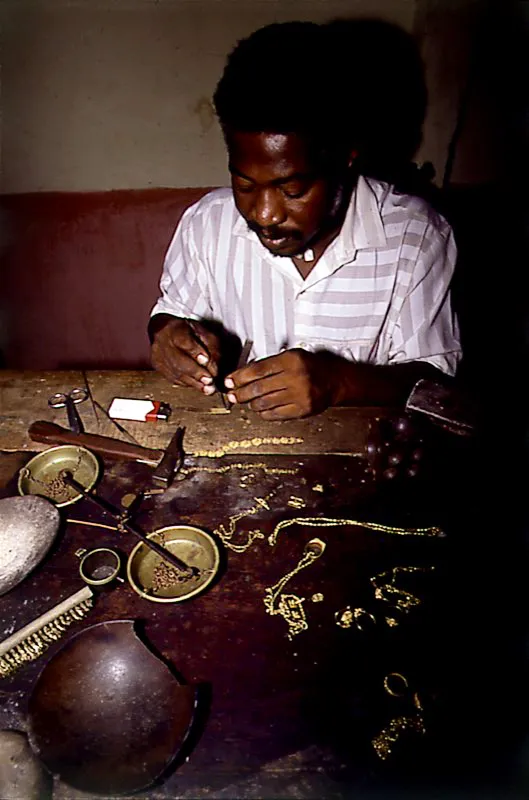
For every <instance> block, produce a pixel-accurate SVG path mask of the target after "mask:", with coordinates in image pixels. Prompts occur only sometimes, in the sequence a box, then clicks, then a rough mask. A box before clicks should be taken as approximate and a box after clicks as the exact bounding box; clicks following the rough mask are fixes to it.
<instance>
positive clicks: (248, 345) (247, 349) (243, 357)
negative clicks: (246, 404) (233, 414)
mask: <svg viewBox="0 0 529 800" xmlns="http://www.w3.org/2000/svg"><path fill="white" fill-rule="evenodd" d="M252 347H253V342H252V340H251V339H246V341H245V342H244V344H243V347H242V350H241V354H240V356H239V360H238V362H237V369H242V368H243V367H245V366H246V364H247V363H248V358H249V356H250V353H251V352H252ZM222 402H223V403H224V408H226V409H227V410H228V411H231V409H232V407H233V403H230V401H229V400H228V398H227V396H226V393H225V392H224V393H223V394H222Z"/></svg>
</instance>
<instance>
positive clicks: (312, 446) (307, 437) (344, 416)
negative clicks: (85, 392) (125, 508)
mask: <svg viewBox="0 0 529 800" xmlns="http://www.w3.org/2000/svg"><path fill="white" fill-rule="evenodd" d="M86 374H87V379H88V383H89V386H90V389H91V391H92V394H93V397H94V399H95V400H97V401H98V402H99V403H100V404H101V405H102V406H104V408H106V409H108V407H109V406H110V403H111V401H112V398H114V397H133V398H139V399H148V400H153V399H154V400H160V401H163V402H166V403H169V405H170V406H171V408H172V415H171V417H170V420H169V422H156V423H148V424H147V423H141V422H123V425H124V426H125V427H126V429H127V430H128V431H129V432H130V433H131V434H132V435H133V436H134V437H135V438H136V439H137V440H138V441H139V442H140V444H142V445H144V446H145V447H152V448H160V447H161V448H163V447H165V445H166V444H167V442H168V441H169V439H170V436H171V434H172V433H173V432H174V429H175V427H176V426H177V425H184V426H185V427H186V438H185V449H186V451H187V452H189V453H194V452H197V451H210V450H216V449H218V448H219V447H222V446H223V445H225V444H227V443H228V442H229V441H232V440H235V441H245V442H247V443H248V446H246V447H245V448H243V449H244V452H245V453H246V454H248V455H250V454H257V455H264V454H267V453H270V454H274V453H275V454H281V453H286V454H288V455H303V454H310V453H344V454H348V455H362V454H363V452H364V446H365V439H366V432H367V423H368V421H369V420H371V419H373V417H374V416H376V413H377V411H376V409H372V408H358V409H351V408H334V409H329V410H328V411H326V412H325V413H323V414H320V415H319V416H317V417H311V418H309V419H305V420H293V421H289V422H282V423H278V422H264V421H263V420H261V419H260V418H259V417H258V416H257V415H256V414H253V413H252V412H251V411H246V410H244V409H243V408H242V407H240V406H234V407H233V408H232V410H231V411H230V412H226V411H225V409H224V407H223V405H222V403H221V400H220V396H219V395H215V396H213V397H206V396H205V395H202V394H200V393H198V392H195V391H193V390H192V389H185V388H182V387H178V386H171V384H169V383H168V382H167V381H166V380H165V378H163V377H162V376H161V375H159V374H158V373H156V372H152V371H143V372H131V371H129V372H127V371H122V372H118V371H105V372H90V371H89V372H87V373H86ZM77 386H80V387H83V386H84V382H83V375H82V373H81V372H75V371H64V372H45V373H42V372H23V373H22V372H15V371H10V370H5V371H4V372H3V373H1V374H0V409H1V413H0V451H1V450H3V451H5V452H10V451H18V450H33V451H37V450H42V449H43V448H44V447H45V446H43V445H39V444H35V443H34V442H31V440H30V439H29V437H28V436H27V429H28V427H29V425H30V424H31V423H32V422H34V421H35V420H38V419H44V420H49V421H51V422H55V423H57V424H58V425H61V426H64V427H68V423H67V417H66V411H65V409H57V408H50V407H49V406H48V398H49V397H50V396H51V395H52V394H55V393H56V392H64V391H69V390H70V389H72V388H74V387H77ZM78 408H79V411H80V413H81V415H82V419H83V422H84V425H85V428H86V431H87V432H88V433H99V434H102V435H104V436H114V437H117V438H123V437H122V435H121V434H120V433H119V431H117V430H116V428H115V426H114V425H113V424H112V423H111V422H110V421H109V420H108V419H107V418H106V417H105V416H104V414H103V413H102V412H101V411H96V413H97V415H98V416H97V418H96V415H95V413H94V410H93V408H92V405H91V404H90V401H89V400H87V401H85V402H84V403H83V404H81V405H79V406H78ZM281 437H283V438H289V439H291V438H294V439H300V440H301V441H296V442H294V443H289V444H287V445H285V444H281V442H278V443H276V444H272V443H270V442H267V441H265V442H264V443H263V444H261V445H259V446H258V447H256V446H255V445H254V444H252V442H251V440H252V439H255V438H261V439H265V440H268V439H272V438H276V439H277V438H281Z"/></svg>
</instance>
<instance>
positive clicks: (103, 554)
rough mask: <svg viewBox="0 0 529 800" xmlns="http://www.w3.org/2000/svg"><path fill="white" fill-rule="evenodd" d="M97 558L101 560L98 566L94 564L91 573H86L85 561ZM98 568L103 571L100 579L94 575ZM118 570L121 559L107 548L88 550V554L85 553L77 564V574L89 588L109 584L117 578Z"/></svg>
mask: <svg viewBox="0 0 529 800" xmlns="http://www.w3.org/2000/svg"><path fill="white" fill-rule="evenodd" d="M98 556H99V557H100V558H101V562H100V564H99V565H97V564H96V565H95V566H94V567H92V570H94V571H93V572H92V571H90V572H87V571H86V566H87V561H88V560H89V559H94V557H95V558H96V560H97V558H98ZM98 568H99V569H101V568H103V569H104V574H102V575H101V577H98V576H97V574H96V571H95V570H97V569H98ZM120 569H121V558H120V557H119V554H118V553H116V551H115V550H111V549H110V548H109V547H98V548H97V549H96V550H90V552H89V553H86V554H85V555H84V556H83V557H82V559H81V563H80V564H79V574H80V575H81V578H82V579H83V580H84V581H85V583H88V584H89V585H90V586H104V585H105V584H107V583H110V582H111V581H113V580H114V579H115V578H117V576H118V574H119V571H120Z"/></svg>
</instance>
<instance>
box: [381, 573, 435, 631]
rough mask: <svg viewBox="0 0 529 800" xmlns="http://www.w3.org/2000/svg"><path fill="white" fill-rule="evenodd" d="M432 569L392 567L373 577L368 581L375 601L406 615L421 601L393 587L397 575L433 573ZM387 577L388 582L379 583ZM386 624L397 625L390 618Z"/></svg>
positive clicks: (403, 590)
mask: <svg viewBox="0 0 529 800" xmlns="http://www.w3.org/2000/svg"><path fill="white" fill-rule="evenodd" d="M434 569H435V567H434V566H430V567H393V568H392V569H390V570H386V571H385V572H380V573H378V575H374V576H373V577H372V578H370V579H369V581H370V583H371V585H372V586H373V588H374V590H375V598H376V600H382V601H384V602H386V603H389V604H391V605H393V606H394V607H395V608H398V609H399V611H402V612H403V613H404V614H407V613H408V612H409V611H411V609H412V608H415V607H416V606H418V605H420V604H421V600H420V599H419V598H418V597H416V596H415V595H414V594H411V592H408V591H406V590H405V589H399V588H398V587H397V586H395V581H396V580H397V577H398V575H399V574H401V573H408V574H414V573H417V572H433V571H434ZM388 576H390V579H389V581H387V580H386V582H385V583H381V581H382V580H385V579H386V578H387V577H388ZM386 622H387V623H388V625H390V626H394V625H398V622H397V620H395V619H394V618H392V617H389V618H388V619H387V620H386Z"/></svg>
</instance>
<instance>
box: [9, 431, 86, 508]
mask: <svg viewBox="0 0 529 800" xmlns="http://www.w3.org/2000/svg"><path fill="white" fill-rule="evenodd" d="M63 470H68V471H69V472H71V473H72V476H73V477H74V478H75V480H76V481H77V482H78V483H80V484H81V485H82V486H83V487H84V489H85V490H86V491H89V490H90V489H92V488H93V487H94V486H95V484H96V481H97V479H98V477H99V473H100V467H99V462H98V460H97V458H96V457H95V455H94V454H93V453H92V452H91V451H90V450H87V449H86V448H85V447H78V446H77V445H71V444H61V445H58V446H57V447H49V448H48V449H47V450H44V451H43V452H42V453H38V454H37V455H36V456H34V457H33V458H32V459H31V460H30V461H28V463H27V464H26V466H25V467H22V469H21V470H20V471H19V473H18V491H19V493H20V494H22V495H26V494H36V495H40V496H41V497H47V498H48V500H51V501H52V503H55V505H56V506H57V507H58V508H61V507H62V506H68V505H70V504H71V503H75V502H76V501H77V500H79V499H80V498H81V497H82V496H83V495H82V494H80V493H79V492H76V491H75V489H73V488H72V487H71V486H67V485H66V484H65V483H64V481H62V480H61V477H60V473H61V472H62V471H63Z"/></svg>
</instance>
